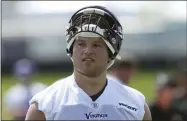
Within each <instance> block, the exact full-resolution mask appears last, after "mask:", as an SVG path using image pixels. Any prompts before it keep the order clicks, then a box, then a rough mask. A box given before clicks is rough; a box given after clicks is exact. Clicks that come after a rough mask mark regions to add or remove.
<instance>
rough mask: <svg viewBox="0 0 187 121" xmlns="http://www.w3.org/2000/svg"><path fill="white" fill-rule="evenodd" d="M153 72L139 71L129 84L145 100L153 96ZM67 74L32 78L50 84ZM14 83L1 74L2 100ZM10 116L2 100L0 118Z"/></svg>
mask: <svg viewBox="0 0 187 121" xmlns="http://www.w3.org/2000/svg"><path fill="white" fill-rule="evenodd" d="M155 74H156V73H155V72H154V71H141V72H139V73H137V74H136V75H135V76H134V77H133V79H132V81H131V84H130V85H131V86H132V87H133V88H135V89H137V90H139V91H141V92H142V93H143V94H144V95H145V97H146V100H147V101H149V100H151V99H152V98H153V97H154V88H153V86H154V82H153V81H154V79H155ZM67 75H70V73H40V74H38V75H36V77H35V78H34V80H36V81H40V82H43V83H45V84H47V85H50V84H52V83H53V82H54V81H55V80H58V79H60V78H62V77H65V76H67ZM14 84H16V80H15V79H14V78H13V77H12V76H11V75H2V101H3V97H4V94H5V92H6V91H7V90H8V88H10V87H11V86H13V85H14ZM18 98H19V97H18ZM11 118H12V117H11V116H10V115H9V114H7V113H6V111H5V107H4V105H3V102H2V120H9V119H11Z"/></svg>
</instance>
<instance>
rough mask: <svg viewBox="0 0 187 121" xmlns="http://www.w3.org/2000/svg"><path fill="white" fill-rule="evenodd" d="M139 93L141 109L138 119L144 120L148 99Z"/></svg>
mask: <svg viewBox="0 0 187 121" xmlns="http://www.w3.org/2000/svg"><path fill="white" fill-rule="evenodd" d="M137 93H138V97H139V109H141V110H140V111H139V112H138V117H139V119H143V117H144V114H145V109H144V105H145V103H146V101H145V100H146V99H145V96H144V95H143V94H142V93H141V92H139V91H137Z"/></svg>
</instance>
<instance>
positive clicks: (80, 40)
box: [75, 39, 85, 43]
mask: <svg viewBox="0 0 187 121" xmlns="http://www.w3.org/2000/svg"><path fill="white" fill-rule="evenodd" d="M75 42H76V43H77V42H85V41H84V40H83V39H76V40H75Z"/></svg>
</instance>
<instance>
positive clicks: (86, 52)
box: [84, 46, 93, 54]
mask: <svg viewBox="0 0 187 121" xmlns="http://www.w3.org/2000/svg"><path fill="white" fill-rule="evenodd" d="M84 53H85V54H93V50H92V48H91V47H89V46H88V47H86V48H85V51H84Z"/></svg>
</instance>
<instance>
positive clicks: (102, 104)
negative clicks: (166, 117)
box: [30, 75, 145, 120]
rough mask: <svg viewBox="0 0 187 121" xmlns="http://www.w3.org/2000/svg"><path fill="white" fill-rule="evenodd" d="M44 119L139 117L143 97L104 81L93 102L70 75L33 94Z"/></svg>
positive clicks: (136, 92) (140, 115)
mask: <svg viewBox="0 0 187 121" xmlns="http://www.w3.org/2000/svg"><path fill="white" fill-rule="evenodd" d="M34 102H37V103H38V110H40V111H42V112H44V114H45V117H46V120H142V119H143V116H144V103H145V98H144V96H143V94H141V93H140V92H138V91H136V90H134V89H132V88H130V87H127V86H123V85H121V84H119V83H115V82H114V81H110V80H108V84H107V86H106V88H105V90H104V91H103V93H102V94H101V95H100V96H99V98H98V99H97V100H96V101H92V99H91V98H90V97H89V96H88V95H87V94H86V93H85V92H84V91H83V90H82V89H81V88H80V87H79V86H78V85H77V83H76V82H75V79H74V76H73V75H72V76H69V77H67V78H65V79H61V80H59V81H57V82H55V83H54V84H52V85H51V86H49V87H48V88H46V89H45V90H43V91H42V92H40V93H38V94H36V95H35V96H34V97H33V98H32V100H31V101H30V104H32V103H34Z"/></svg>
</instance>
